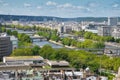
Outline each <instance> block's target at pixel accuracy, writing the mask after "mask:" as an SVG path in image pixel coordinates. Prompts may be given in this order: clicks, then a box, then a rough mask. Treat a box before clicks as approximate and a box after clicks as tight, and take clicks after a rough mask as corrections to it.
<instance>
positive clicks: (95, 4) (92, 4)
mask: <svg viewBox="0 0 120 80" xmlns="http://www.w3.org/2000/svg"><path fill="white" fill-rule="evenodd" d="M88 6H89V7H96V6H98V4H97V3H89V4H88Z"/></svg>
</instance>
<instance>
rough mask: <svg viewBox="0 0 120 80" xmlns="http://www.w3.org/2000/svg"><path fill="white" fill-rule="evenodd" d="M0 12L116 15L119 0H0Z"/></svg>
mask: <svg viewBox="0 0 120 80" xmlns="http://www.w3.org/2000/svg"><path fill="white" fill-rule="evenodd" d="M0 14H9V15H32V16H56V17H64V18H73V17H118V16H120V0H0Z"/></svg>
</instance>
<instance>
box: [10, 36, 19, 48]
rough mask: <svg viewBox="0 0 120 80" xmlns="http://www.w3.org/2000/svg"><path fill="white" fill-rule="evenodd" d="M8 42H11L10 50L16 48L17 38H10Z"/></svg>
mask: <svg viewBox="0 0 120 80" xmlns="http://www.w3.org/2000/svg"><path fill="white" fill-rule="evenodd" d="M10 40H11V41H12V49H13V50H14V49H16V48H18V38H16V37H15V36H10Z"/></svg>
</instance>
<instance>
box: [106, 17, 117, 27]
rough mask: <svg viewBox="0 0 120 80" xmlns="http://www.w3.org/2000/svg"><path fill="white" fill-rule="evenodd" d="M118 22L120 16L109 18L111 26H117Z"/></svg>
mask: <svg viewBox="0 0 120 80" xmlns="http://www.w3.org/2000/svg"><path fill="white" fill-rule="evenodd" d="M117 23H118V18H117V17H110V18H108V25H109V26H116V25H117Z"/></svg>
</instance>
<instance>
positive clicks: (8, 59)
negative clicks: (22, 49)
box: [4, 56, 43, 61]
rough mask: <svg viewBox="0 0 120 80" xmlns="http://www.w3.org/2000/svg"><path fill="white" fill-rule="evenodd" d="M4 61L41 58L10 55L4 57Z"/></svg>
mask: <svg viewBox="0 0 120 80" xmlns="http://www.w3.org/2000/svg"><path fill="white" fill-rule="evenodd" d="M4 58H5V59H6V61H13V60H43V57H41V56H15V57H14V56H12V57H4Z"/></svg>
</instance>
